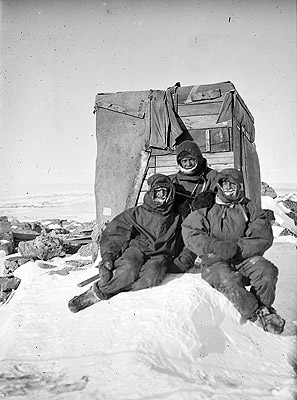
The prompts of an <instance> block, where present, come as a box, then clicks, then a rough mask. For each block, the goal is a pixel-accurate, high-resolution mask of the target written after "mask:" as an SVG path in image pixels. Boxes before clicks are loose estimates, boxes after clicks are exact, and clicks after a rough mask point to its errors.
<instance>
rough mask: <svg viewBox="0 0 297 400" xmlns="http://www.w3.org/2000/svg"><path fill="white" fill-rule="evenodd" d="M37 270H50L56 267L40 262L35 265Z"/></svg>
mask: <svg viewBox="0 0 297 400" xmlns="http://www.w3.org/2000/svg"><path fill="white" fill-rule="evenodd" d="M37 265H38V267H39V268H44V269H52V268H57V267H58V266H57V265H55V264H50V263H45V262H43V261H40V262H38V263H37Z"/></svg>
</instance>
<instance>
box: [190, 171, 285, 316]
mask: <svg viewBox="0 0 297 400" xmlns="http://www.w3.org/2000/svg"><path fill="white" fill-rule="evenodd" d="M226 179H227V180H229V182H233V183H236V184H237V189H238V190H237V198H236V199H235V200H233V201H229V200H228V199H226V198H225V197H224V194H223V192H222V186H221V185H222V182H223V181H224V180H226ZM242 187H243V179H242V174H241V172H240V171H238V170H235V169H232V168H229V169H226V170H223V171H221V173H220V174H219V176H218V184H217V190H218V195H217V197H216V203H215V204H214V206H213V207H212V208H211V209H210V210H208V209H206V208H203V209H200V210H197V211H194V212H193V213H191V214H190V215H189V216H188V217H187V218H186V219H185V221H184V222H183V224H182V235H183V239H184V242H185V245H186V247H187V248H188V249H190V250H191V251H192V252H194V253H196V254H197V255H198V256H199V257H201V258H202V278H204V279H205V280H206V281H208V282H209V283H210V284H211V285H212V286H213V287H215V288H216V289H217V290H219V291H221V292H223V293H224V294H225V295H226V296H227V297H228V298H229V299H230V300H231V301H232V302H233V303H234V305H235V306H236V307H237V309H238V310H239V311H240V313H241V314H242V315H243V316H244V317H246V318H250V319H252V318H253V315H254V312H255V311H256V309H257V308H258V307H259V305H261V304H262V305H265V306H267V307H270V306H271V305H272V303H273V301H274V298H275V286H276V281H277V275H278V270H277V268H276V267H275V266H274V265H273V264H272V263H271V262H270V261H268V260H266V259H265V258H264V257H263V254H264V253H265V251H266V250H267V249H268V248H269V247H270V246H271V245H272V242H273V233H272V229H271V224H270V222H269V221H268V220H267V218H266V215H265V212H264V211H263V210H261V209H260V208H259V207H258V206H257V205H256V204H255V203H254V202H252V201H251V200H249V199H247V198H246V197H244V196H243V191H242ZM245 283H246V284H248V285H251V287H252V288H251V291H247V290H246V289H245V287H244V284H245Z"/></svg>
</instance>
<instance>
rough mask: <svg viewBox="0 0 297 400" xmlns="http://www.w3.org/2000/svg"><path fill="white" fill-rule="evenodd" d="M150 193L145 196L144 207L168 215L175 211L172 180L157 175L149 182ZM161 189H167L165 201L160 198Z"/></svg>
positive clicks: (150, 178)
mask: <svg viewBox="0 0 297 400" xmlns="http://www.w3.org/2000/svg"><path fill="white" fill-rule="evenodd" d="M147 183H148V186H149V187H148V191H147V192H146V193H145V195H144V199H143V202H144V205H145V206H146V207H147V208H149V209H150V210H152V211H155V212H157V213H161V214H164V215H166V214H167V213H169V212H171V211H172V209H173V202H174V195H175V188H174V185H173V183H172V182H171V179H170V178H169V177H168V176H166V175H162V174H155V175H152V176H151V177H149V179H148V180H147ZM160 189H165V191H166V197H165V198H164V201H162V199H161V198H160V197H159V191H160Z"/></svg>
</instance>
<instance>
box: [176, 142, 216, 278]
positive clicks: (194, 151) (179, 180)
mask: <svg viewBox="0 0 297 400" xmlns="http://www.w3.org/2000/svg"><path fill="white" fill-rule="evenodd" d="M176 161H177V164H178V167H179V171H178V172H177V173H176V174H174V175H170V176H169V177H170V179H171V181H172V183H173V184H174V186H175V190H176V195H175V202H174V208H175V210H176V211H177V212H178V213H179V214H181V215H182V217H183V219H185V218H186V217H187V216H188V215H189V214H190V212H191V211H193V207H192V202H193V200H194V199H195V208H194V209H195V210H196V209H199V208H200V207H209V208H210V207H211V206H212V205H213V204H214V198H215V192H214V190H215V187H216V177H217V171H215V170H213V169H211V168H209V167H208V166H207V160H206V159H205V158H204V157H203V155H202V153H201V150H200V148H199V147H198V145H197V144H196V143H195V142H194V141H192V140H185V141H184V142H182V143H181V144H180V145H178V146H177V148H176ZM196 258H197V255H196V254H194V253H193V252H191V251H190V250H189V249H187V248H184V250H183V251H182V252H181V254H180V255H179V257H178V258H177V259H176V260H175V263H174V265H175V266H176V269H174V270H173V269H172V271H170V270H169V272H185V271H186V270H189V269H190V268H192V267H193V266H194V262H195V259H196ZM179 261H180V262H179ZM174 265H172V266H171V268H173V267H174ZM185 266H187V267H186V269H184V270H182V269H181V268H185Z"/></svg>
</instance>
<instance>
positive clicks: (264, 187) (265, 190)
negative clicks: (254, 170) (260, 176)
mask: <svg viewBox="0 0 297 400" xmlns="http://www.w3.org/2000/svg"><path fill="white" fill-rule="evenodd" d="M261 196H270V197H272V198H273V199H275V198H276V197H277V193H276V191H275V190H274V189H273V188H272V187H271V186H269V185H268V183H266V182H261Z"/></svg>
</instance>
